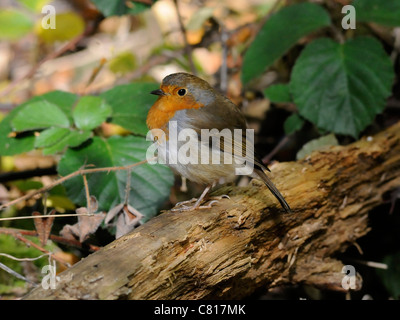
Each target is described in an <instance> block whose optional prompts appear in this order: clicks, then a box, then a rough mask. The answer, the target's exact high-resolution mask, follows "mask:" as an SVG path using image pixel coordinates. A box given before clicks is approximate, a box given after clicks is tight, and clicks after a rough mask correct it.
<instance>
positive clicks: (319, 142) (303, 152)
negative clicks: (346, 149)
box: [296, 134, 339, 160]
mask: <svg viewBox="0 0 400 320" xmlns="http://www.w3.org/2000/svg"><path fill="white" fill-rule="evenodd" d="M338 144H339V142H338V141H337V139H336V137H335V135H334V134H328V135H326V136H323V137H320V138H317V139H314V140H311V141H309V142H307V143H306V144H305V145H304V146H303V147H302V148H301V149H300V151H299V152H297V154H296V159H297V160H299V159H303V158H305V157H306V156H308V155H310V154H311V153H312V152H314V151H316V150H321V149H323V148H325V147H328V146H337V145H338Z"/></svg>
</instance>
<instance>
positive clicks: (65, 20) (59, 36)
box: [35, 12, 85, 43]
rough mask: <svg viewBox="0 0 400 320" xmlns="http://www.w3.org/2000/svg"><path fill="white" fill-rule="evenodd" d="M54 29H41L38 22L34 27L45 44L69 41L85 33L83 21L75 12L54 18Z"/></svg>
mask: <svg viewBox="0 0 400 320" xmlns="http://www.w3.org/2000/svg"><path fill="white" fill-rule="evenodd" d="M54 19H55V21H56V28H55V29H52V28H43V26H42V21H41V20H39V21H37V23H36V26H35V32H36V34H37V35H38V37H39V38H40V39H41V40H42V41H43V42H45V43H55V42H57V41H68V40H71V39H73V38H75V37H77V36H79V35H80V34H82V33H83V32H84V31H85V20H84V19H83V18H82V16H80V15H79V14H77V13H75V12H63V13H60V14H57V15H56V16H55V17H54Z"/></svg>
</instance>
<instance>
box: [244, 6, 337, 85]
mask: <svg viewBox="0 0 400 320" xmlns="http://www.w3.org/2000/svg"><path fill="white" fill-rule="evenodd" d="M329 25H330V17H329V14H328V12H327V11H326V10H325V9H323V8H322V7H321V6H319V5H317V4H314V3H300V4H295V5H292V6H289V7H284V8H283V9H281V10H279V11H278V12H277V13H275V14H274V15H272V16H271V17H270V18H269V19H268V20H267V22H266V23H265V24H264V25H263V27H262V28H261V30H260V32H259V33H258V34H257V36H256V38H255V39H254V41H253V42H252V44H251V45H250V47H249V49H248V50H247V52H246V54H245V55H244V59H243V67H242V81H243V83H244V84H248V83H249V82H250V81H251V80H253V79H255V78H257V77H259V76H260V75H261V74H263V72H264V71H265V70H266V69H267V68H268V67H269V66H271V65H272V64H273V63H274V62H275V61H276V60H277V59H278V58H279V57H281V56H282V55H284V54H285V53H286V52H287V51H288V50H289V49H290V48H291V47H292V46H293V45H295V44H296V42H297V41H298V40H299V39H301V38H302V37H304V36H306V35H307V34H309V33H311V32H314V31H316V30H318V29H320V28H322V27H326V26H329Z"/></svg>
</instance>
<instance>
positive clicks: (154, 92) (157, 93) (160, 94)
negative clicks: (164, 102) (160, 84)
mask: <svg viewBox="0 0 400 320" xmlns="http://www.w3.org/2000/svg"><path fill="white" fill-rule="evenodd" d="M150 93H151V94H155V95H156V96H165V92H164V91H162V90H161V89H157V90H153V91H152V92H150Z"/></svg>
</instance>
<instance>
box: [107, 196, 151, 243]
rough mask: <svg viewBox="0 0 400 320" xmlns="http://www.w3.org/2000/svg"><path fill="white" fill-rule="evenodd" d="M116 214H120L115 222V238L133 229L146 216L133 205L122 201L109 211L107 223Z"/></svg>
mask: <svg viewBox="0 0 400 320" xmlns="http://www.w3.org/2000/svg"><path fill="white" fill-rule="evenodd" d="M116 216H118V218H117V222H116V223H115V227H116V231H115V238H117V239H118V238H119V237H121V236H123V235H124V234H126V233H128V232H130V231H132V230H133V229H134V228H135V227H136V226H137V225H138V224H139V223H140V220H142V218H143V217H144V216H143V214H141V213H140V212H139V211H138V210H136V209H135V208H133V207H132V206H131V205H129V204H128V205H126V204H124V203H120V204H119V205H117V206H115V207H114V208H112V209H111V210H110V211H109V212H108V213H107V217H106V219H105V223H106V224H109V223H110V221H111V220H112V219H114V218H115V217H116Z"/></svg>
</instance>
